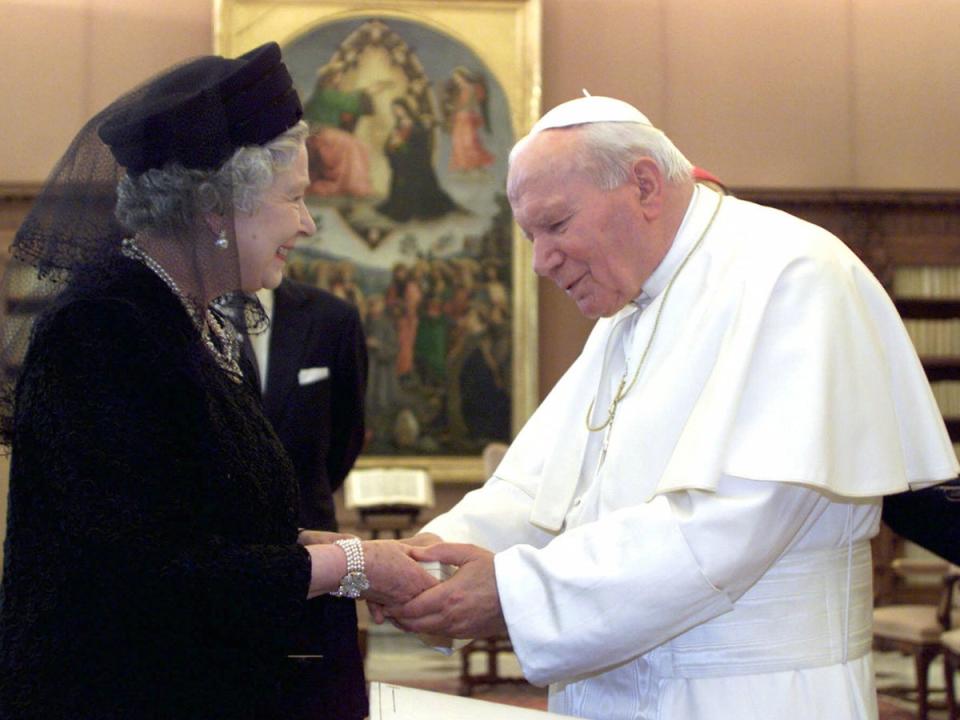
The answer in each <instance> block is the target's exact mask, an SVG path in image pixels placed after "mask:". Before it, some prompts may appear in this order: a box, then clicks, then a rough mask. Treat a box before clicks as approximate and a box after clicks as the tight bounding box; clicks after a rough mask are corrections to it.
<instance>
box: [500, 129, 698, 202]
mask: <svg viewBox="0 0 960 720" xmlns="http://www.w3.org/2000/svg"><path fill="white" fill-rule="evenodd" d="M571 131H573V132H578V133H579V137H580V139H581V142H580V143H579V144H578V145H577V146H576V149H575V150H574V151H573V154H572V156H571V157H569V158H567V161H568V162H569V163H570V167H572V168H575V169H576V170H577V171H579V172H583V173H585V174H586V175H587V176H588V177H589V178H590V179H591V180H592V181H593V182H594V183H595V184H596V185H597V187H599V188H601V189H603V190H613V189H614V188H617V187H620V186H621V185H623V184H624V183H625V182H627V181H628V180H629V179H630V176H631V173H632V168H633V163H634V162H636V160H637V159H638V158H640V157H649V158H651V159H653V161H654V162H655V163H656V164H657V167H658V168H660V171H661V172H662V173H663V176H664V178H666V180H667V182H670V183H680V182H683V181H685V180H689V179H691V178H692V177H693V164H692V163H691V162H690V161H689V160H687V158H686V157H685V156H684V155H683V153H681V152H680V151H679V150H678V149H677V146H676V145H674V144H673V142H672V141H671V140H670V138H668V137H667V136H666V135H665V134H664V132H663V131H662V130H659V129H657V128H655V127H653V126H652V125H646V124H644V123H635V122H593V123H583V124H580V125H569V126H566V127H560V128H551V129H550V130H545V131H543V132H571ZM533 137H535V135H527V136H526V137H524V138H521V139H520V140H519V141H518V142H517V144H516V145H514V146H513V149H512V150H511V151H510V160H509V161H510V168H511V173H510V175H509V184H508V188H507V194H508V195H509V196H510V197H513V196H514V195H515V193H516V190H517V189H518V188H519V186H520V184H521V183H522V180H523V178H522V177H521V176H520V175H519V174H518V173H515V172H513V164H514V161H515V160H516V158H517V157H518V156H519V154H520V153H521V152H523V149H524V148H525V147H526V146H527V145H528V144H529V143H530V140H531V139H532V138H533Z"/></svg>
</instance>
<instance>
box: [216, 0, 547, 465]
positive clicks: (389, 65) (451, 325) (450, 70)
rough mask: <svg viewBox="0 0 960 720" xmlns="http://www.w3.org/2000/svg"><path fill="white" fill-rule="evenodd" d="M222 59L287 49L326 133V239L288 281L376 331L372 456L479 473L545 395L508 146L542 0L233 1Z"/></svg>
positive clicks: (317, 124)
mask: <svg viewBox="0 0 960 720" xmlns="http://www.w3.org/2000/svg"><path fill="white" fill-rule="evenodd" d="M217 13H218V21H219V31H218V34H217V45H218V51H220V52H222V53H224V54H227V55H238V54H241V53H243V52H245V51H246V50H248V49H250V48H252V47H255V46H256V45H258V44H260V43H262V42H266V41H267V40H276V41H277V42H279V43H280V45H281V48H282V51H283V55H284V60H285V62H286V64H287V66H288V67H289V68H290V72H291V75H292V76H293V80H294V84H295V86H296V88H297V90H298V92H299V93H300V97H301V100H302V102H303V106H304V120H305V121H306V122H307V124H308V126H309V136H308V138H307V150H308V156H309V167H310V185H309V187H308V189H307V205H308V207H309V209H310V212H311V215H312V216H313V218H314V220H315V221H316V225H317V232H316V233H315V234H314V235H313V236H312V237H310V238H307V239H305V240H303V241H301V242H300V244H299V245H298V247H297V249H296V251H295V252H294V253H292V254H291V255H290V257H289V260H288V275H289V276H290V277H291V278H293V279H296V280H299V281H302V282H306V283H309V284H312V285H315V286H317V287H320V288H323V289H325V290H327V291H329V292H331V293H334V294H335V295H337V296H339V297H341V298H342V299H344V300H346V301H347V302H350V303H351V304H353V305H354V306H355V307H356V309H357V311H358V312H359V314H360V316H361V318H362V319H363V323H364V328H365V331H366V335H367V348H368V355H369V376H368V388H367V395H366V421H367V428H368V431H367V443H366V446H365V450H364V454H363V457H362V458H361V462H360V465H361V466H364V465H371V464H375V465H391V464H402V465H417V466H421V467H425V468H426V469H428V470H429V471H430V472H431V474H432V475H433V476H434V478H435V479H464V480H467V479H470V480H478V479H480V478H479V476H478V475H476V473H477V472H478V471H479V460H478V458H479V456H480V452H481V451H482V450H483V448H484V447H485V446H486V445H487V444H488V443H490V442H496V441H499V442H509V441H510V439H511V438H512V436H513V434H514V433H515V432H516V431H517V429H518V428H519V426H520V425H521V424H522V423H523V421H524V420H525V419H526V418H527V416H528V415H529V414H530V412H532V410H533V407H534V404H535V402H536V386H535V385H536V383H535V379H536V310H535V285H534V276H533V274H532V272H531V270H530V248H529V246H528V244H527V243H526V242H525V241H524V240H523V239H522V238H521V237H520V236H519V233H518V231H517V229H516V228H515V225H514V223H513V218H512V216H511V213H510V206H509V203H508V202H507V199H506V192H505V181H506V171H507V156H508V153H509V150H510V148H511V147H512V145H513V143H514V142H515V141H516V140H517V139H518V138H519V137H520V136H521V135H522V134H523V133H524V132H525V131H526V130H527V129H528V128H529V127H530V125H531V124H532V123H533V121H534V120H535V118H536V116H537V110H538V108H537V101H538V97H539V60H538V56H539V40H538V38H539V5H538V2H537V1H536V0H514V1H513V2H511V1H509V0H508V1H506V2H504V1H500V0H498V1H497V2H493V1H492V0H452V1H450V2H445V3H436V2H428V1H425V0H417V1H413V0H408V1H405V2H393V3H376V2H354V3H350V4H349V5H348V4H344V3H324V2H301V3H296V2H294V3H271V2H266V1H265V0H257V1H252V0H222V1H221V2H220V3H219V4H218V8H217Z"/></svg>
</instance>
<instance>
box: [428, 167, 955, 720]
mask: <svg viewBox="0 0 960 720" xmlns="http://www.w3.org/2000/svg"><path fill="white" fill-rule="evenodd" d="M718 202H720V196H719V195H717V194H716V193H714V192H713V191H711V190H709V189H707V188H704V187H699V186H698V189H697V191H696V193H695V194H694V198H693V200H692V201H691V205H690V208H689V209H688V211H687V214H686V216H685V218H684V221H683V224H682V226H681V228H680V231H679V232H678V234H677V237H676V239H675V241H674V243H673V246H672V247H671V249H670V251H669V253H668V254H667V256H666V257H665V258H664V260H663V262H662V263H661V264H660V266H659V267H658V268H657V270H656V271H655V272H654V273H653V275H652V276H651V277H650V279H649V280H648V282H647V283H646V284H645V285H644V292H643V295H642V296H641V298H640V299H639V305H643V304H644V303H645V302H648V303H649V304H648V305H647V307H645V308H644V309H642V310H639V309H638V307H637V304H636V303H635V304H631V305H629V306H628V307H627V308H625V309H624V310H622V311H621V312H620V313H618V314H617V315H616V316H614V317H612V318H609V319H604V320H601V321H599V322H598V323H597V325H596V327H595V328H594V330H593V332H592V333H591V335H590V337H589V339H588V340H587V343H586V345H585V346H584V349H583V352H582V353H581V355H580V357H579V358H578V359H577V361H576V362H575V363H574V364H573V365H572V366H571V368H570V369H569V370H568V371H567V373H566V374H565V375H564V376H563V378H562V379H561V380H560V382H559V383H558V384H557V386H556V387H555V388H554V389H553V391H552V392H551V393H550V395H549V396H548V397H547V398H546V399H545V400H544V402H543V404H542V405H541V406H540V407H539V408H538V410H537V411H536V413H534V415H533V417H532V418H531V419H530V421H529V422H528V423H527V424H526V426H525V427H524V428H523V430H522V431H521V432H520V434H519V435H518V437H517V439H516V440H515V441H514V443H513V444H512V445H511V447H510V450H509V451H508V453H507V455H506V457H505V458H504V460H503V462H502V463H501V465H500V467H499V468H498V469H497V471H496V472H495V474H494V476H493V477H492V478H491V479H490V480H489V481H488V482H487V483H486V484H485V485H484V486H483V488H481V489H479V490H476V491H474V492H472V493H469V494H468V495H467V496H466V497H465V498H464V499H463V500H462V501H461V502H460V503H459V504H458V505H457V506H456V507H454V508H453V509H452V510H451V511H450V512H448V513H446V514H445V515H443V516H441V517H439V518H437V519H436V520H434V521H433V522H431V523H430V524H429V525H427V526H426V527H425V528H424V531H425V532H433V533H436V534H437V535H439V536H440V537H442V538H443V539H444V540H447V541H451V542H471V543H475V544H477V545H481V546H483V547H486V548H489V549H491V550H493V551H495V552H496V557H495V567H496V577H497V585H498V589H499V594H500V601H501V604H502V607H503V613H504V616H505V619H506V622H507V626H508V628H509V632H510V637H511V639H512V641H513V646H514V649H515V651H516V653H517V656H518V658H519V661H520V664H521V666H522V668H523V671H524V674H525V675H526V677H527V678H528V679H529V680H530V681H531V682H534V683H536V684H550V709H551V710H552V711H555V712H560V713H566V714H571V715H578V716H582V717H587V718H596V719H597V720H617V719H620V718H638V719H639V718H643V719H644V720H647V719H653V718H659V719H661V720H699V719H703V720H752V719H756V720H769V719H770V718H830V719H831V720H845V719H847V718H857V719H860V718H875V717H876V715H877V708H876V693H875V689H874V684H873V682H874V681H873V668H872V663H871V657H870V640H871V609H872V599H873V598H872V588H871V583H872V568H871V559H870V546H869V542H868V541H869V539H870V538H871V537H872V536H873V535H874V534H876V532H877V527H878V524H879V516H880V498H881V496H883V495H885V494H889V493H896V492H900V491H903V490H906V489H907V488H908V487H911V486H912V487H914V488H916V487H919V486H922V485H924V484H929V483H931V482H933V481H937V480H943V479H948V478H952V477H954V476H955V475H956V474H957V462H956V457H955V455H954V452H953V449H952V446H951V444H950V440H949V438H948V437H947V434H946V430H945V428H944V426H943V421H942V419H941V416H940V413H939V411H938V409H937V406H936V404H935V402H934V400H933V396H932V394H931V391H930V388H929V385H928V383H927V380H926V378H925V376H924V373H923V369H922V367H921V365H920V362H919V360H918V359H917V356H916V353H915V352H914V350H913V347H912V345H911V343H910V340H909V338H908V336H907V334H906V332H905V330H904V328H903V324H902V323H901V321H900V319H899V317H898V315H897V313H896V310H895V308H894V306H893V304H892V303H891V301H890V299H889V297H888V296H887V294H886V293H885V292H884V290H883V288H882V287H881V285H880V284H879V283H878V282H877V280H876V279H875V278H874V277H873V276H872V275H871V274H870V272H869V271H868V270H867V269H866V268H865V267H864V266H863V264H862V263H861V262H860V261H859V260H858V259H857V257H856V256H855V255H854V254H853V253H852V252H851V251H850V250H849V249H848V248H847V247H846V246H845V245H844V244H843V243H842V242H840V241H839V240H838V239H837V238H835V237H834V236H833V235H831V234H830V233H828V232H826V231H825V230H823V229H821V228H819V227H816V226H814V225H811V224H809V223H806V222H804V221H801V220H799V219H797V218H794V217H792V216H790V215H787V214H785V213H782V212H779V211H777V210H773V209H770V208H764V207H761V206H758V205H754V204H752V203H748V202H744V201H740V200H737V199H735V198H729V197H728V198H725V199H724V200H723V204H722V206H721V208H720V211H719V213H718V214H717V217H716V220H715V222H714V224H713V226H712V227H711V229H710V230H709V232H708V233H707V234H706V235H705V236H704V239H703V241H702V243H701V244H700V245H699V246H697V239H698V238H699V237H700V236H701V234H702V233H703V231H704V229H705V228H706V226H707V225H708V222H709V218H710V216H711V215H712V213H713V211H714V209H715V208H716V206H717V203H718ZM691 251H692V252H691ZM688 255H689V258H688V259H687V260H686V262H685V264H684V260H685V258H687V256H688ZM681 266H682V267H681ZM678 268H680V272H677V271H678ZM674 276H676V277H675V279H674V280H673V282H672V284H671V278H674ZM668 287H669V288H670V289H669V292H665V290H666V289H667V288H668ZM665 296H666V302H664V300H665ZM658 313H659V314H660V316H661V317H660V320H659V323H657V321H656V317H657V314H658ZM655 324H657V325H658V327H657V330H656V333H655V334H654V337H653V339H652V342H651V332H652V330H653V327H654V325H655ZM648 344H649V351H648V356H647V359H646V361H645V363H644V364H643V365H642V367H641V372H640V374H639V375H638V377H637V380H636V383H635V385H634V386H633V387H632V389H631V390H630V392H629V393H628V394H627V395H626V396H625V397H624V399H623V400H622V401H621V402H620V403H619V406H618V408H617V413H616V417H615V420H614V422H613V423H612V425H610V426H609V427H607V428H606V429H604V430H603V431H599V432H589V431H588V430H587V428H586V422H585V418H586V414H587V411H588V408H589V405H590V402H591V400H593V398H594V396H595V395H597V402H596V409H595V410H594V414H593V418H592V422H593V423H594V424H595V425H596V424H600V423H602V421H603V419H604V418H605V417H606V408H607V407H608V406H609V403H610V398H611V397H612V396H613V394H614V392H615V388H616V385H617V383H619V381H620V378H621V376H622V375H623V373H624V365H625V364H626V368H627V376H628V378H629V377H630V376H632V374H633V372H634V371H635V368H636V364H637V362H638V358H639V357H640V356H641V355H642V354H643V352H644V348H645V347H647V345H648ZM598 383H599V387H598ZM607 436H608V437H607ZM605 440H607V441H608V442H609V449H608V451H607V453H606V455H605V456H603V457H601V456H602V452H601V445H602V443H603V442H604V441H605Z"/></svg>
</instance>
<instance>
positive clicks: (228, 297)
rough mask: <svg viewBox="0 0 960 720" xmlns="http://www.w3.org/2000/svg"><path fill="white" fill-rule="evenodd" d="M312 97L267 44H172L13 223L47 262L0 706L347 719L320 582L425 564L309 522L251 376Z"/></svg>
mask: <svg viewBox="0 0 960 720" xmlns="http://www.w3.org/2000/svg"><path fill="white" fill-rule="evenodd" d="M301 114H302V111H301V107H300V102H299V100H298V98H297V96H296V93H295V92H294V90H293V87H292V82H291V79H290V75H289V73H288V72H287V70H286V68H285V67H284V65H283V63H282V61H281V59H280V50H279V47H278V46H277V45H276V44H273V43H271V44H268V45H265V46H263V47H260V48H258V49H256V50H254V51H252V52H250V53H248V54H246V55H244V56H242V57H240V58H238V59H235V60H228V59H225V58H221V57H213V56H211V57H204V58H200V59H198V60H195V61H192V62H189V63H186V64H184V65H182V66H179V67H177V68H175V69H173V70H170V71H168V72H166V73H164V74H162V75H160V76H159V77H158V78H156V79H154V80H152V81H150V82H149V83H147V84H146V85H145V86H143V87H141V88H139V89H137V90H135V91H132V92H131V93H129V94H128V95H126V96H124V97H122V98H120V99H119V100H117V101H116V102H114V103H113V104H112V105H111V106H110V107H108V108H107V109H106V110H105V111H103V112H102V113H100V114H99V115H97V116H96V117H95V118H94V119H93V120H91V121H90V123H89V124H88V125H87V126H86V127H85V128H84V129H83V130H82V131H81V133H80V135H79V136H78V137H77V139H76V140H75V141H74V143H73V145H72V146H71V148H70V149H69V150H68V152H67V155H66V156H65V157H64V159H63V160H62V161H61V163H60V164H59V165H58V166H57V168H56V169H55V171H54V173H53V175H52V176H51V178H50V180H49V181H48V184H47V186H46V188H45V189H44V192H43V193H42V194H41V196H40V198H39V199H38V202H37V204H36V206H35V208H34V209H33V211H32V212H31V215H30V216H29V217H28V219H27V221H26V222H25V223H24V225H23V226H22V227H21V229H20V231H19V232H18V235H17V238H16V240H15V243H14V251H15V254H16V256H17V257H18V258H19V259H20V260H21V261H26V262H27V263H28V264H29V265H31V266H33V268H34V269H35V270H38V271H39V272H38V273H37V276H38V277H39V278H41V279H46V280H50V279H51V278H52V279H53V280H56V281H59V282H58V283H55V284H54V286H53V291H52V295H51V291H50V289H49V288H48V289H47V296H46V297H47V298H48V300H49V306H48V307H47V308H46V309H45V310H44V312H43V313H42V314H41V315H40V317H39V318H38V319H37V320H36V322H35V324H34V327H33V330H32V333H31V337H30V341H29V347H28V348H27V349H26V354H25V357H24V358H23V362H22V366H21V368H20V371H19V375H18V377H17V379H16V385H15V391H14V392H15V394H14V396H13V397H12V398H11V397H9V396H8V395H5V396H4V397H2V398H0V400H2V401H4V402H2V403H0V408H3V410H4V412H3V415H2V418H0V419H2V420H3V421H4V425H3V429H4V431H5V440H6V441H8V442H10V443H11V445H12V449H13V456H12V469H11V479H10V497H9V525H8V536H7V544H6V555H5V562H6V565H5V568H4V575H3V586H2V592H3V594H2V604H0V716H2V717H4V718H7V719H13V718H66V717H69V718H98V719H99V718H146V717H151V718H154V717H163V718H168V717H169V718H178V719H181V718H213V717H227V718H231V719H233V720H237V719H239V718H279V717H283V718H306V717H337V718H362V717H364V715H365V714H366V700H365V696H364V687H363V677H362V674H359V675H357V674H356V673H354V674H352V675H350V674H346V675H345V674H344V673H343V672H341V671H340V666H341V665H342V662H343V658H338V657H325V656H323V655H324V652H323V651H324V639H325V638H326V637H329V636H331V635H333V634H337V633H344V632H350V631H352V629H350V628H343V627H331V626H329V625H328V624H325V623H324V621H323V617H324V615H323V613H322V612H320V611H318V608H320V607H322V605H321V599H322V600H323V601H324V602H330V601H334V600H333V599H331V598H329V594H330V593H335V594H337V595H339V596H341V597H340V598H339V599H336V600H335V602H341V603H352V602H353V598H356V597H358V596H360V595H363V596H364V597H365V598H369V599H371V600H375V601H377V602H384V601H387V600H394V601H396V600H398V599H402V598H410V597H412V596H414V595H415V594H417V593H419V592H420V591H421V590H422V589H424V588H425V587H428V586H430V585H431V584H433V583H434V582H435V581H434V580H433V579H432V578H430V576H429V575H428V574H427V573H426V572H424V571H423V569H422V568H421V567H420V566H419V565H418V564H417V563H416V562H414V561H413V560H412V559H410V557H409V556H408V554H407V551H406V550H405V549H404V548H405V546H402V545H400V544H397V543H390V542H363V543H361V542H360V541H359V540H357V539H355V538H346V536H339V538H334V537H330V536H327V535H324V534H320V533H312V532H309V531H301V530H300V529H298V527H297V524H296V518H297V504H298V498H297V491H296V488H297V485H296V481H295V478H294V475H293V470H292V467H291V465H290V461H289V459H288V458H287V456H286V455H285V453H284V451H283V449H282V446H281V445H280V443H279V441H278V440H277V438H276V436H275V435H274V433H273V431H272V430H271V428H270V426H269V423H268V421H267V420H266V419H265V418H264V416H263V413H262V411H261V409H260V406H259V399H258V396H257V394H256V393H255V392H254V391H253V389H252V388H251V387H249V386H248V384H247V383H245V382H243V378H242V377H241V371H240V368H239V365H238V361H239V352H238V341H237V337H238V333H237V328H236V326H235V323H236V322H240V324H243V322H244V319H246V321H248V322H249V321H251V320H252V322H254V323H256V322H257V321H258V320H257V318H258V317H261V316H262V310H260V308H259V306H257V305H255V304H253V301H252V300H250V297H251V296H250V293H253V292H255V291H256V290H258V289H260V288H262V287H275V286H276V285H277V284H278V283H279V282H280V279H281V274H282V271H283V267H284V263H285V260H286V256H287V253H288V252H289V250H290V249H291V248H292V247H293V245H294V243H295V242H296V240H297V238H298V237H300V236H303V235H308V234H311V233H313V232H314V230H315V227H314V224H313V220H312V219H311V217H310V214H309V213H308V211H307V208H306V207H305V205H304V202H303V192H304V188H305V187H306V185H307V183H308V172H307V156H306V150H305V148H304V142H303V141H304V137H305V126H304V125H303V123H302V122H301V121H300V117H301ZM119 167H122V168H123V171H120V170H119V169H118V168H119ZM118 177H122V179H121V180H120V182H119V186H117V183H116V181H117V178H118ZM112 188H117V191H116V193H115V194H116V198H117V200H116V220H115V219H114V218H113V217H112V207H111V206H112V205H113V201H112V198H113V196H114V193H113V190H112ZM105 196H106V197H105ZM117 220H119V226H118V225H117ZM22 271H23V266H21V268H20V272H21V277H22V274H23V272H22ZM18 287H21V289H22V281H21V282H19V285H18ZM240 291H242V292H240ZM7 292H8V291H6V290H5V295H6V293H7ZM7 299H8V298H6V297H5V298H4V300H7ZM224 308H226V310H224ZM258 311H259V312H258ZM231 318H232V319H231ZM10 352H12V351H10ZM10 352H8V354H7V355H5V356H4V358H2V359H3V360H4V361H9V360H10V358H11V355H10ZM13 354H14V355H15V352H14V353H13ZM8 392H9V391H8ZM331 540H337V542H336V543H332V542H330V541H331ZM312 542H315V543H316V544H311V543H312Z"/></svg>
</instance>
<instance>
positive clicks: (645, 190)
mask: <svg viewBox="0 0 960 720" xmlns="http://www.w3.org/2000/svg"><path fill="white" fill-rule="evenodd" d="M631 171H632V178H631V180H632V182H633V185H634V187H636V189H637V192H638V193H639V195H640V202H641V203H643V204H644V205H659V203H660V201H661V196H662V194H663V173H662V172H661V171H660V168H659V166H658V165H657V163H656V161H654V160H653V158H649V157H641V158H637V159H636V160H635V161H634V163H633V166H632V168H631Z"/></svg>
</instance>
